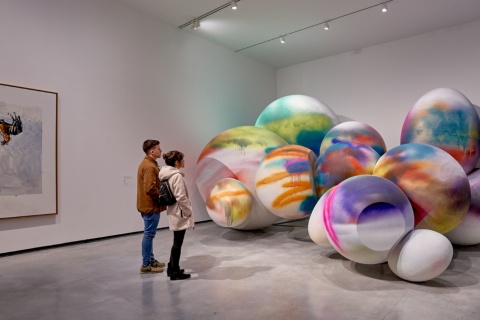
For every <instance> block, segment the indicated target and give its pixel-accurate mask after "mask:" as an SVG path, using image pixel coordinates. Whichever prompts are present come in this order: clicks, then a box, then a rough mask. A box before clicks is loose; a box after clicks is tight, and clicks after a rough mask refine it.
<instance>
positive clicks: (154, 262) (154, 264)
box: [150, 260, 165, 268]
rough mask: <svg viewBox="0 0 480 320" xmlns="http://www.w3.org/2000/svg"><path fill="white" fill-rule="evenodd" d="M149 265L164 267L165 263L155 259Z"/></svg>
mask: <svg viewBox="0 0 480 320" xmlns="http://www.w3.org/2000/svg"><path fill="white" fill-rule="evenodd" d="M150 265H151V266H152V267H157V268H165V263H164V262H160V261H157V260H154V261H152V262H151V263H150Z"/></svg>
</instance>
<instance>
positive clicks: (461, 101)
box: [400, 88, 480, 173]
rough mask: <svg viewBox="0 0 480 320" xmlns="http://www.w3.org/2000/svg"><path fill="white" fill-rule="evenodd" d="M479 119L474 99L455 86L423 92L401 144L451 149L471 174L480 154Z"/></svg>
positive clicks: (465, 169) (408, 119)
mask: <svg viewBox="0 0 480 320" xmlns="http://www.w3.org/2000/svg"><path fill="white" fill-rule="evenodd" d="M479 131H480V119H479V117H478V114H477V112H476V110H475V108H474V106H473V105H472V104H471V102H470V101H469V100H468V99H467V97H465V96H464V95H463V94H462V93H460V92H458V91H457V90H454V89H449V88H438V89H434V90H432V91H430V92H427V93H426V94H425V95H423V96H422V97H421V98H420V99H419V100H418V101H417V102H416V103H415V105H414V106H413V108H412V109H411V110H410V111H409V113H408V115H407V117H406V119H405V122H404V123H403V127H402V136H401V140H400V141H401V143H402V144H405V143H411V142H417V143H425V144H429V145H432V146H436V147H438V148H440V149H442V150H444V151H446V152H448V153H449V154H450V155H451V156H452V157H454V158H455V160H457V161H458V163H460V165H461V166H462V168H463V169H464V171H465V172H466V173H470V172H471V171H472V170H473V168H474V167H475V165H476V164H477V162H478V159H479V157H480V140H479Z"/></svg>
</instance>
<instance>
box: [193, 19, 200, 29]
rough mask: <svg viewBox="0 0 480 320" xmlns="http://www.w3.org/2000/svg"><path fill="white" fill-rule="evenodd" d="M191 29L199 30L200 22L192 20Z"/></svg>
mask: <svg viewBox="0 0 480 320" xmlns="http://www.w3.org/2000/svg"><path fill="white" fill-rule="evenodd" d="M191 28H192V30H197V29H198V28H200V21H198V19H195V20H193V22H192V26H191Z"/></svg>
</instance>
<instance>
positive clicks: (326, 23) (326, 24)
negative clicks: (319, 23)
mask: <svg viewBox="0 0 480 320" xmlns="http://www.w3.org/2000/svg"><path fill="white" fill-rule="evenodd" d="M323 29H325V30H328V29H330V26H329V25H328V22H325V26H324V27H323Z"/></svg>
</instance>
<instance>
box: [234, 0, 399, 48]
mask: <svg viewBox="0 0 480 320" xmlns="http://www.w3.org/2000/svg"><path fill="white" fill-rule="evenodd" d="M237 1H240V0H237ZM380 1H381V2H380V3H377V4H374V5H371V6H368V7H365V8H362V9H358V10H355V11H352V12H348V13H345V14H342V15H340V16H338V17H335V18H330V19H328V21H325V20H324V21H322V22H319V23H315V24H312V25H310V26H307V27H304V28H301V29H298V30H295V31H292V32H289V33H286V35H291V34H295V33H297V32H302V31H304V30H307V29H310V28H314V27H318V26H320V25H323V28H324V29H325V30H328V29H330V26H329V25H328V22H332V21H335V20H339V19H342V18H345V17H348V16H351V15H353V14H357V13H359V12H362V11H365V10H370V9H372V8H377V7H379V6H382V7H381V8H382V12H386V11H387V3H389V2H392V1H394V0H380ZM278 38H279V37H278V36H276V37H274V38H270V39H267V40H264V41H261V42H258V43H255V44H252V45H249V46H248V47H244V48H241V49H238V50H235V52H240V51H243V50H246V49H250V48H253V47H256V46H259V45H262V44H264V43H267V42H270V41H273V40H277V39H278ZM280 42H281V43H285V36H281V37H280Z"/></svg>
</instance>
